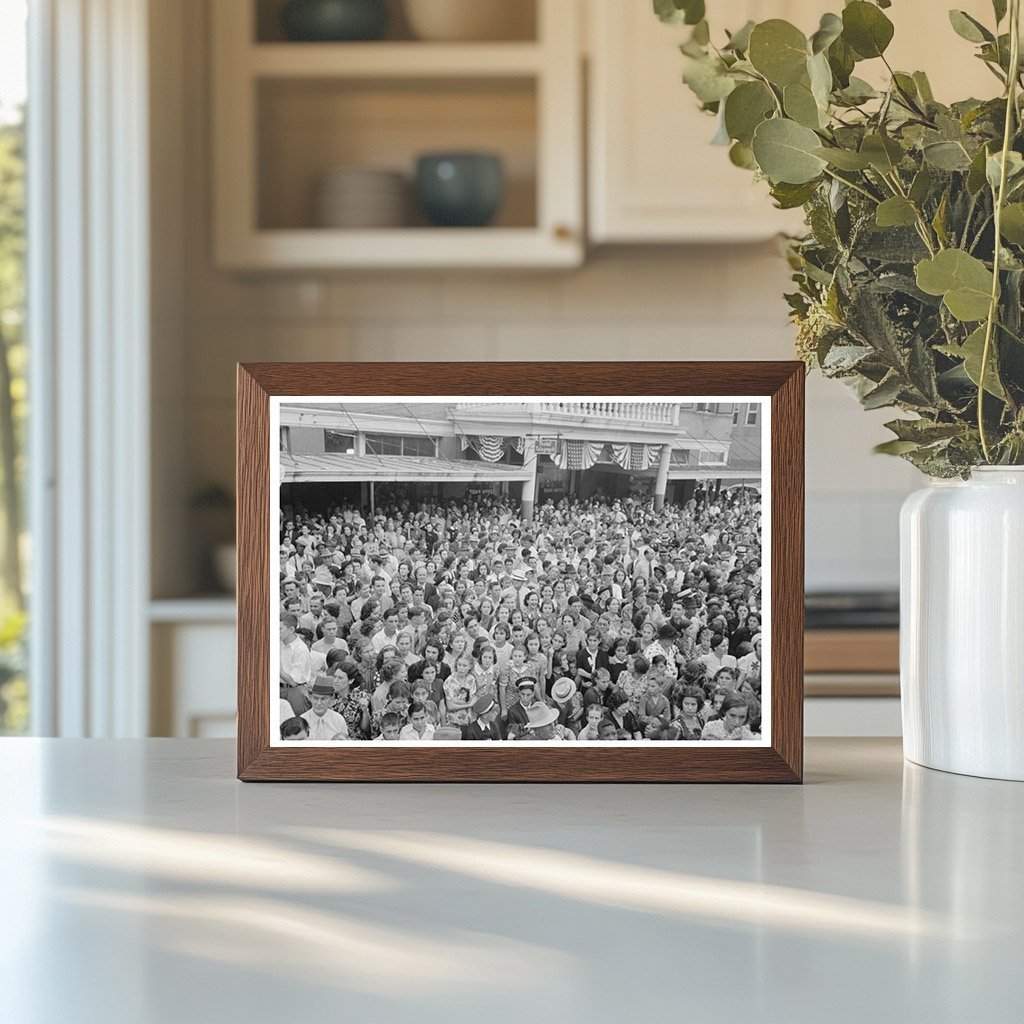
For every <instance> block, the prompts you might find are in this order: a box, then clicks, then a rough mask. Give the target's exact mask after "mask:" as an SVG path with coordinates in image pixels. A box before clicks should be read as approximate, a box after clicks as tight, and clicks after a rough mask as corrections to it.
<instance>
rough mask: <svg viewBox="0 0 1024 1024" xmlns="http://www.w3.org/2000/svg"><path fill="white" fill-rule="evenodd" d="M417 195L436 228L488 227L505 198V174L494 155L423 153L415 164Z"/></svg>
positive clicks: (428, 218)
mask: <svg viewBox="0 0 1024 1024" xmlns="http://www.w3.org/2000/svg"><path fill="white" fill-rule="evenodd" d="M416 194H417V196H418V197H419V201H420V205H421V206H422V207H423V212H424V213H425V214H426V216H427V220H429V221H430V223H431V224H433V225H434V226H435V227H461V228H476V227H483V226H484V225H486V224H489V223H490V222H491V221H492V220H493V219H494V216H495V215H496V214H497V212H498V209H499V207H500V206H501V201H502V199H503V198H504V195H505V172H504V167H503V164H502V160H501V157H500V156H497V155H496V154H494V153H475V152H451V153H425V154H424V155H423V156H421V157H420V158H419V160H417V162H416Z"/></svg>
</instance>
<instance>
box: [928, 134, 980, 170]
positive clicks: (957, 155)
mask: <svg viewBox="0 0 1024 1024" xmlns="http://www.w3.org/2000/svg"><path fill="white" fill-rule="evenodd" d="M921 153H922V155H923V156H924V158H925V160H927V161H928V163H930V164H931V165H932V167H935V168H937V169H938V170H940V171H966V170H967V169H968V168H969V167H970V166H971V158H970V156H969V154H968V153H967V150H966V149H964V147H963V146H962V145H961V144H960V143H959V142H948V141H946V140H945V139H943V140H941V141H939V142H931V143H927V144H926V145H924V146H923V147H922V150H921Z"/></svg>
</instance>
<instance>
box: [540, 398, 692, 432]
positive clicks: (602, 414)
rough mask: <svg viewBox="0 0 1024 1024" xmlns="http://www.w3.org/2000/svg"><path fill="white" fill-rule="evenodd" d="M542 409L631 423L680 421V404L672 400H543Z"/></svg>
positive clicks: (669, 422)
mask: <svg viewBox="0 0 1024 1024" xmlns="http://www.w3.org/2000/svg"><path fill="white" fill-rule="evenodd" d="M539 408H540V411H541V412H542V413H547V414H548V415H556V416H590V417H595V418H597V419H608V420H627V421H629V422H631V423H664V424H667V425H668V426H676V425H678V423H679V406H678V405H675V404H673V403H670V402H541V403H540V406H539Z"/></svg>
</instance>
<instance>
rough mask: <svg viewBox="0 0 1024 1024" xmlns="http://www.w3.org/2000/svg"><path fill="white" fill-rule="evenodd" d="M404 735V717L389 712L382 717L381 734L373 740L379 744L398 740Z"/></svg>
mask: <svg viewBox="0 0 1024 1024" xmlns="http://www.w3.org/2000/svg"><path fill="white" fill-rule="evenodd" d="M401 734H402V716H401V715H399V714H397V713H396V712H394V711H389V712H387V713H386V714H384V715H382V716H381V719H380V732H379V733H378V734H377V735H376V736H374V737H373V738H374V739H375V740H377V741H378V742H380V741H382V740H388V741H391V740H397V739H399V738H400V736H401Z"/></svg>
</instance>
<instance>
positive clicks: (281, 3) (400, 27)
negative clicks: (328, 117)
mask: <svg viewBox="0 0 1024 1024" xmlns="http://www.w3.org/2000/svg"><path fill="white" fill-rule="evenodd" d="M218 2H220V0H218ZM287 2H288V0H246V3H252V4H254V6H253V7H252V11H253V14H254V20H253V31H252V33H251V35H250V38H251V39H252V41H253V42H256V43H259V44H272V43H280V42H284V43H287V45H289V46H299V47H303V48H305V47H307V46H314V45H316V44H313V43H305V42H293V41H291V40H286V39H285V36H284V32H283V30H282V28H281V12H282V11H283V9H284V7H285V5H286V4H287ZM478 2H490V3H495V2H499V0H478ZM537 2H538V0H500V3H501V8H502V10H501V16H502V20H503V21H504V22H505V26H506V27H505V30H504V31H503V32H502V33H501V37H500V38H501V41H503V42H531V41H535V40H536V39H537V21H538V19H537ZM559 2H561V3H567V2H569V0H559ZM397 40H402V41H408V42H414V43H418V42H420V41H419V40H417V39H416V37H415V35H414V33H413V30H412V28H411V27H410V19H409V18H408V16H407V14H406V9H405V0H388V27H387V32H386V34H385V37H384V39H383V40H381V41H380V42H377V41H370V42H361V43H356V44H355V45H357V46H362V47H371V48H372V47H378V46H380V45H382V44H386V43H388V42H394V41H397Z"/></svg>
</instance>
